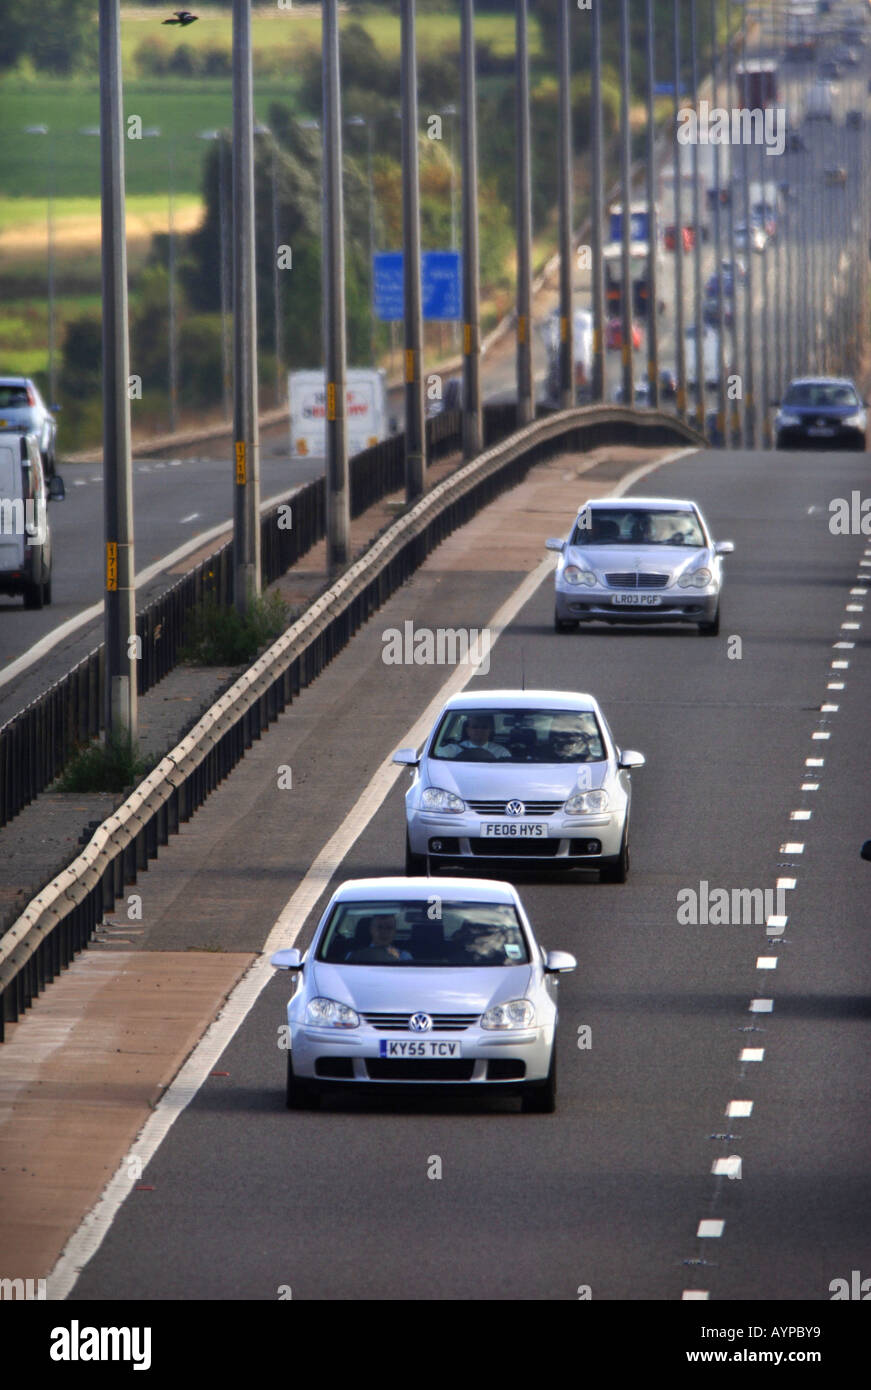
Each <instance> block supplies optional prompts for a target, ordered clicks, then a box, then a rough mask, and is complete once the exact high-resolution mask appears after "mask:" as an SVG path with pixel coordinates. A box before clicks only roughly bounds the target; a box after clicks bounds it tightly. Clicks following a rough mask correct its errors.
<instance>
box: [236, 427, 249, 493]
mask: <svg viewBox="0 0 871 1390" xmlns="http://www.w3.org/2000/svg"><path fill="white" fill-rule="evenodd" d="M247 478H248V470H247V468H246V464H245V440H244V439H237V440H236V482H237V484H238V485H239V487H244V485H245V483H246V481H247Z"/></svg>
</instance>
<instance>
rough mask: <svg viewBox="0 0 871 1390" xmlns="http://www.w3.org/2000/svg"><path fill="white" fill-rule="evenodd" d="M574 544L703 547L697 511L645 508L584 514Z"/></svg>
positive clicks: (581, 514) (624, 508)
mask: <svg viewBox="0 0 871 1390" xmlns="http://www.w3.org/2000/svg"><path fill="white" fill-rule="evenodd" d="M569 544H570V545H681V546H697V547H698V546H703V545H704V544H705V537H704V535H703V534H702V528H701V526H700V525H699V521H698V518H697V517H696V515H695V513H694V512H686V511H667V510H664V509H663V510H660V509H659V508H657V509H656V510H651V511H646V510H644V509H643V508H641V507H607V508H606V507H596V508H587V509H585V510H584V511H582V512H581V513H580V515H579V516H578V520H577V522H576V523H575V529H574V531H573V532H572V538H571V540H570V542H569Z"/></svg>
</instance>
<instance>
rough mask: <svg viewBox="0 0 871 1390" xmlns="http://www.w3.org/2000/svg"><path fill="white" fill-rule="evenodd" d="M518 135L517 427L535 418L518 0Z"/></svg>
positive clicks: (524, 17) (524, 65)
mask: <svg viewBox="0 0 871 1390" xmlns="http://www.w3.org/2000/svg"><path fill="white" fill-rule="evenodd" d="M514 27H515V64H516V71H515V92H516V101H517V134H516V163H515V171H516V172H515V185H516V188H515V197H516V203H517V424H518V426H521V425H528V424H529V422H530V421H531V420H532V419H533V418H534V416H535V400H534V395H533V382H532V184H531V174H530V149H529V146H530V131H529V19H528V13H527V0H515V10H514Z"/></svg>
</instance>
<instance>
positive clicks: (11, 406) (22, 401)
mask: <svg viewBox="0 0 871 1390" xmlns="http://www.w3.org/2000/svg"><path fill="white" fill-rule="evenodd" d="M35 404H36V402H35V401H34V400H32V399H30V397H29V395H28V390H27V387H26V386H8V385H7V386H4V385H2V384H0V410H22V409H23V410H26V409H27V407H28V406H30V405H35Z"/></svg>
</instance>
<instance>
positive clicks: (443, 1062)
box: [366, 1057, 475, 1081]
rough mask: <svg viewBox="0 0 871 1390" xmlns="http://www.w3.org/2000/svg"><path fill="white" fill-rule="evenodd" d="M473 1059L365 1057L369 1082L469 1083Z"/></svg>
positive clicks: (473, 1064) (472, 1069) (473, 1065)
mask: <svg viewBox="0 0 871 1390" xmlns="http://www.w3.org/2000/svg"><path fill="white" fill-rule="evenodd" d="M474 1068H475V1062H474V1060H473V1059H468V1060H466V1059H460V1060H459V1061H457V1060H456V1059H451V1058H442V1057H434V1058H432V1059H430V1058H418V1057H367V1058H366V1071H367V1073H368V1075H369V1080H370V1081H471V1079H472V1072H473V1071H474Z"/></svg>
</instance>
